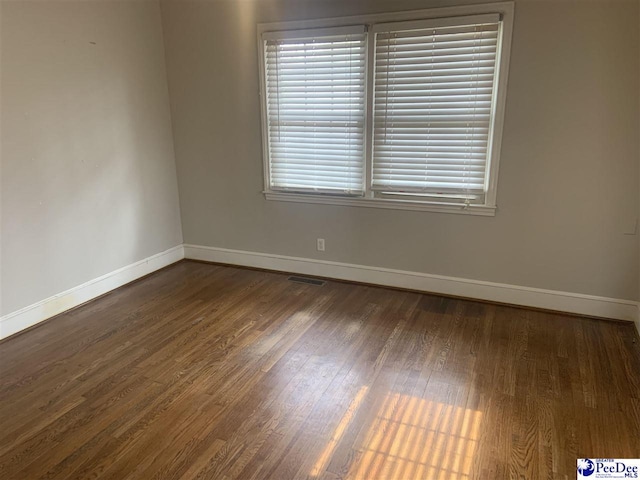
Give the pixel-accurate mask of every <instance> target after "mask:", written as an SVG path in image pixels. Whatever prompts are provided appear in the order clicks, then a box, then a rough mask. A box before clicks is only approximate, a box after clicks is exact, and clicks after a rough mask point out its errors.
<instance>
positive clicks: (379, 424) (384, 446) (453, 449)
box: [311, 387, 482, 480]
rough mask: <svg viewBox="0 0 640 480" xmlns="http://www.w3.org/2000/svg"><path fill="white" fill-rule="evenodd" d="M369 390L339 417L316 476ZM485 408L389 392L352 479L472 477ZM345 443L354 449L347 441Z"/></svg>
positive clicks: (361, 449)
mask: <svg viewBox="0 0 640 480" xmlns="http://www.w3.org/2000/svg"><path fill="white" fill-rule="evenodd" d="M365 394H366V387H363V388H362V389H361V390H360V391H359V392H358V395H357V396H356V397H355V398H354V401H353V402H352V404H351V405H350V406H349V409H348V410H347V412H346V413H345V415H344V416H343V418H342V420H341V421H340V423H339V425H338V427H337V428H336V431H335V432H334V435H333V436H332V438H331V440H330V442H329V443H328V444H327V447H326V448H325V449H324V451H323V452H322V455H321V456H320V457H319V459H318V461H317V463H316V465H315V466H314V468H313V470H312V472H311V476H315V477H317V476H318V475H320V474H321V473H322V472H323V470H324V468H326V466H327V464H328V462H329V461H330V459H331V456H332V455H333V453H334V451H335V449H336V447H337V444H338V443H339V441H340V439H341V438H342V436H343V435H344V432H345V431H346V429H347V428H348V426H349V424H350V423H351V421H352V419H353V416H354V414H355V412H356V411H357V409H358V407H359V406H360V404H361V403H362V400H363V398H364V396H365ZM481 420H482V413H481V412H479V411H476V410H471V409H465V408H463V407H456V406H453V405H450V404H447V403H439V402H434V401H430V400H425V399H422V398H418V397H413V396H409V395H402V394H399V393H390V394H388V395H387V396H386V397H385V399H384V401H383V403H382V406H381V407H380V409H379V410H378V411H377V413H376V415H375V417H374V418H373V420H372V422H371V426H370V427H369V429H368V430H367V433H366V434H365V436H364V437H363V438H364V440H363V441H362V442H361V443H360V444H357V445H354V446H353V448H354V449H356V450H357V451H358V453H359V455H358V457H357V458H356V460H355V462H354V464H353V465H352V467H351V469H350V472H349V475H348V478H356V479H374V478H375V479H384V480H392V479H401V480H406V479H413V478H419V479H430V480H436V479H447V480H453V479H456V480H465V479H468V478H469V476H470V473H471V469H472V461H473V456H474V453H475V450H476V447H477V444H478V435H479V430H480V423H481ZM344 448H350V447H348V446H344Z"/></svg>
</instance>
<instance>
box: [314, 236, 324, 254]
mask: <svg viewBox="0 0 640 480" xmlns="http://www.w3.org/2000/svg"><path fill="white" fill-rule="evenodd" d="M316 243H317V247H318V251H319V252H324V238H318V239H317V240H316Z"/></svg>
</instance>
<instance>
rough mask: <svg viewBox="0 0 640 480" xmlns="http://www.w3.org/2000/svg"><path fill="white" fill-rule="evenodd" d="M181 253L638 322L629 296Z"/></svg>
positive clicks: (277, 258) (192, 248)
mask: <svg viewBox="0 0 640 480" xmlns="http://www.w3.org/2000/svg"><path fill="white" fill-rule="evenodd" d="M184 254H185V258H187V259H191V260H202V261H207V262H215V263H224V264H231V265H241V266H245V267H255V268H263V269H266V270H274V271H281V272H291V273H300V274H305V275H313V276H319V277H327V278H335V279H338V280H347V281H353V282H362V283H369V284H374V285H381V286H389V287H397V288H406V289H410V290H417V291H422V292H429V293H436V294H443V295H452V296H456V297H466V298H475V299H479V300H488V301H492V302H499V303H505V304H511V305H520V306H524V307H534V308H543V309H547V310H555V311H558V312H568V313H573V314H579V315H587V316H592V317H602V318H611V319H616V320H627V321H635V322H636V325H638V323H637V322H638V321H639V320H638V315H639V309H638V303H637V302H635V301H631V300H621V299H616V298H607V297H598V296H594V295H584V294H580V293H572V292H560V291H555V290H544V289H541V288H532V287H523V286H519V285H507V284H503V283H494V282H485V281H480V280H471V279H466V278H457V277H446V276H443V275H432V274H428V273H421V272H409V271H403V270H392V269H389V268H380V267H371V266H366V265H353V264H349V263H340V262H330V261H325V260H316V259H311V258H300V257H289V256H284V255H273V254H269V253H259V252H247V251H242V250H229V249H226V248H216V247H205V246H200V245H189V244H185V245H184Z"/></svg>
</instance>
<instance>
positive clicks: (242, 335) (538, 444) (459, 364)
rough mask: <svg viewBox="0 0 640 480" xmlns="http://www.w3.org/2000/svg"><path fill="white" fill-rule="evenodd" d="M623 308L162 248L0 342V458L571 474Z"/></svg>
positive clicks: (630, 373)
mask: <svg viewBox="0 0 640 480" xmlns="http://www.w3.org/2000/svg"><path fill="white" fill-rule="evenodd" d="M637 340H638V338H637V335H636V333H635V330H634V327H633V326H632V325H631V324H624V323H616V322H607V321H601V320H593V319H586V318H576V317H568V316H563V315H556V314H550V313H544V312H536V311H529V310H524V309H516V308H510V307H504V306H496V305H490V304H483V303H478V302H472V301H465V300H455V299H447V298H442V297H437V296H433V295H420V294H417V293H410V292H402V291H394V290H387V289H383V288H375V287H368V286H358V285H350V284H345V283H339V282H327V283H326V284H325V285H324V286H321V287H318V286H312V285H304V284H299V283H293V282H290V281H288V280H287V276H286V275H282V274H276V273H267V272H259V271H251V270H245V269H236V268H230V267H223V266H216V265H207V264H202V263H195V262H187V261H185V262H181V263H179V264H176V265H174V266H172V267H169V268H167V269H165V270H162V271H160V272H157V273H155V274H153V275H152V276H150V277H147V278H145V279H143V280H141V281H139V282H137V283H134V284H131V285H129V286H126V287H124V288H121V289H119V290H117V291H115V292H113V293H111V294H109V295H107V296H105V297H103V298H100V299H98V300H96V301H94V302H92V303H89V304H87V305H85V306H83V307H81V308H78V309H76V310H73V311H71V312H68V313H66V314H64V315H61V316H59V317H57V318H55V319H53V320H51V321H49V322H47V323H45V324H43V325H42V326H40V327H38V328H36V329H33V330H32V331H29V332H26V333H24V334H22V335H19V336H17V337H14V338H11V339H9V340H8V341H6V342H4V343H1V344H0V362H1V372H0V402H1V403H0V408H1V411H0V413H1V416H0V478H2V479H3V480H9V479H20V480H24V479H37V478H48V479H53V478H55V479H67V478H68V479H80V478H100V479H118V480H121V479H133V478H138V479H163V480H164V479H178V478H182V479H196V478H197V479H204V478H220V479H231V478H238V479H247V480H248V479H266V478H272V479H278V480H282V479H293V478H316V479H323V480H334V479H339V478H361V479H393V478H398V479H407V480H409V479H429V480H430V479H439V478H447V479H449V478H451V479H453V478H455V479H489V480H491V479H502V478H518V479H546V478H569V479H574V478H576V459H577V458H579V457H611V458H614V457H616V458H633V457H640V349H639V345H638V343H636V342H637Z"/></svg>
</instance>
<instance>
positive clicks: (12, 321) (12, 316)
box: [0, 245, 184, 339]
mask: <svg viewBox="0 0 640 480" xmlns="http://www.w3.org/2000/svg"><path fill="white" fill-rule="evenodd" d="M183 258H184V248H183V246H182V245H177V246H175V247H172V248H170V249H168V250H165V251H164V252H160V253H157V254H155V255H152V256H150V257H147V258H145V259H143V260H140V261H138V262H135V263H132V264H130V265H126V266H124V267H122V268H119V269H117V270H114V271H113V272H109V273H107V274H105V275H102V276H100V277H98V278H94V279H93V280H89V281H88V282H85V283H83V284H81V285H78V286H76V287H73V288H70V289H69V290H66V291H64V292H61V293H59V294H57V295H53V296H51V297H49V298H45V299H44V300H41V301H39V302H37V303H34V304H32V305H28V306H26V307H24V308H21V309H20V310H16V311H15V312H11V313H9V314H7V315H4V316H2V317H0V339H2V338H6V337H8V336H10V335H13V334H15V333H18V332H20V331H21V330H24V329H25V328H29V327H32V326H33V325H36V324H38V323H40V322H42V321H44V320H46V319H48V318H51V317H54V316H56V315H58V314H60V313H62V312H64V311H66V310H69V309H71V308H74V307H77V306H78V305H81V304H83V303H85V302H88V301H89V300H93V299H94V298H96V297H99V296H100V295H104V294H105V293H108V292H110V291H111V290H114V289H116V288H118V287H121V286H123V285H125V284H127V283H129V282H132V281H134V280H137V279H138V278H140V277H144V276H145V275H148V274H150V273H153V272H155V271H156V270H159V269H161V268H163V267H166V266H167V265H171V264H172V263H175V262H178V261H180V260H182V259H183Z"/></svg>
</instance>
